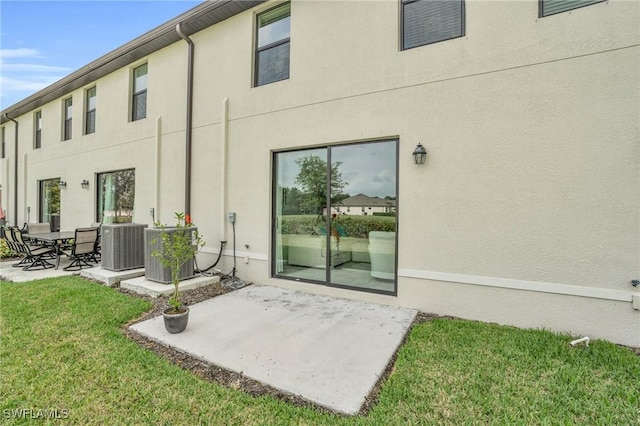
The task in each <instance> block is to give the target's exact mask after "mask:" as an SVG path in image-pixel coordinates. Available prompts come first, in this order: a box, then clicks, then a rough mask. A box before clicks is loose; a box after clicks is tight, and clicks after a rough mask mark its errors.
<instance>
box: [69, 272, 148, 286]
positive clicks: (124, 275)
mask: <svg viewBox="0 0 640 426" xmlns="http://www.w3.org/2000/svg"><path fill="white" fill-rule="evenodd" d="M143 275H144V268H138V269H130V270H127V271H110V270H108V269H104V268H90V269H83V270H82V271H81V272H80V276H81V277H85V278H89V279H91V280H94V281H98V282H100V283H102V284H104V285H106V286H109V287H113V286H115V285H117V284H118V283H120V282H121V281H124V280H129V279H132V278H136V277H140V276H143Z"/></svg>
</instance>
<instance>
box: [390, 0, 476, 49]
mask: <svg viewBox="0 0 640 426" xmlns="http://www.w3.org/2000/svg"><path fill="white" fill-rule="evenodd" d="M400 1H401V3H400V5H401V14H402V50H406V49H411V48H414V47H418V46H424V45H426V44H432V43H437V42H440V41H444V40H449V39H452V38H457V37H463V36H464V31H465V17H464V1H463V0H436V1H434V0H400Z"/></svg>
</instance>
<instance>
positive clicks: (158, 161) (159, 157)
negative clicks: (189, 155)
mask: <svg viewBox="0 0 640 426" xmlns="http://www.w3.org/2000/svg"><path fill="white" fill-rule="evenodd" d="M161 142H162V117H161V116H158V118H156V135H155V143H156V176H155V178H156V179H155V181H156V193H155V197H154V200H153V207H152V208H153V217H152V219H151V220H152V221H155V218H160V176H162V173H161V172H162V150H161ZM158 220H159V219H158ZM151 225H154V224H153V223H152V224H151Z"/></svg>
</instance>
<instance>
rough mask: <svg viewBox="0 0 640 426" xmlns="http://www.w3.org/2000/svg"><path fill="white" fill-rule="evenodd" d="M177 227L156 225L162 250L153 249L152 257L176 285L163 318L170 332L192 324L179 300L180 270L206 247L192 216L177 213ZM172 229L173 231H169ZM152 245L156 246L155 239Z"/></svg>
mask: <svg viewBox="0 0 640 426" xmlns="http://www.w3.org/2000/svg"><path fill="white" fill-rule="evenodd" d="M175 217H176V225H175V226H173V227H168V226H166V225H164V224H162V223H160V222H156V223H155V227H156V228H158V229H160V230H161V231H162V232H161V233H160V235H159V237H157V238H158V239H159V241H157V242H159V243H161V244H160V248H159V249H158V250H154V251H153V252H152V253H151V256H153V257H155V258H156V259H158V261H159V262H160V263H161V264H162V266H164V267H165V268H169V269H170V270H171V283H172V284H173V294H172V295H171V297H170V298H169V307H168V308H167V309H165V310H164V312H163V313H162V314H163V316H164V326H165V328H166V329H167V331H168V332H169V333H180V332H182V331H183V330H184V329H185V328H186V327H187V323H188V322H189V308H187V307H186V306H183V305H182V301H181V300H180V291H179V289H178V285H179V284H180V278H179V276H180V269H181V268H182V265H184V264H185V263H187V262H190V261H192V260H193V259H194V258H195V256H196V254H197V253H198V252H199V251H200V250H201V249H202V248H203V247H204V240H203V239H202V237H201V235H200V234H199V233H198V230H197V228H196V227H195V225H194V224H193V223H192V222H191V220H190V218H189V216H185V214H184V213H176V215H175ZM169 229H171V230H172V232H167V231H168V230H169ZM152 244H156V241H155V240H154V241H153V243H152Z"/></svg>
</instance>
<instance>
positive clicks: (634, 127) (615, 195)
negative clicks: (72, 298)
mask: <svg viewBox="0 0 640 426" xmlns="http://www.w3.org/2000/svg"><path fill="white" fill-rule="evenodd" d="M538 6H540V7H536V4H535V2H533V1H523V2H519V1H503V2H489V1H486V2H470V1H463V0H443V1H426V0H396V1H331V2H328V1H325V2H322V1H297V0H293V1H290V2H286V1H285V2H281V1H274V0H269V1H260V0H258V1H239V0H231V1H208V2H201V3H200V4H197V5H195V7H194V8H193V9H192V10H190V11H188V12H186V13H184V14H182V15H180V16H179V17H176V18H175V19H172V20H170V21H167V22H166V23H164V24H162V25H160V26H159V27H157V28H155V29H153V30H151V31H149V32H148V33H146V34H144V35H142V36H140V37H138V38H135V39H133V40H131V41H130V42H128V43H126V44H125V45H123V46H121V47H119V48H117V49H116V50H114V51H113V52H110V53H108V54H106V55H105V56H103V57H101V58H98V59H96V60H95V61H93V62H91V63H90V64H87V65H85V66H83V67H81V68H79V69H78V70H76V71H74V72H73V73H71V74H70V75H69V76H67V77H65V78H64V79H62V80H60V81H58V82H55V83H53V84H52V85H50V86H48V87H47V88H45V89H42V90H41V91H39V92H37V93H36V94H34V95H32V96H29V97H28V98H25V99H24V100H22V101H20V102H18V103H17V104H15V105H12V106H10V107H8V108H5V109H4V110H3V111H1V112H0V130H1V132H0V136H2V138H1V139H2V140H1V141H0V142H2V144H1V145H2V147H3V149H2V150H1V151H2V155H1V156H0V189H1V190H2V192H1V193H0V204H1V205H2V206H3V208H5V209H6V211H7V212H8V213H7V220H8V222H9V223H10V224H12V225H18V226H20V225H22V224H23V223H25V222H29V221H33V219H34V215H36V214H38V215H39V218H38V219H39V221H41V222H50V223H52V228H53V227H57V226H55V225H54V224H55V223H57V220H58V219H59V227H60V229H61V230H70V229H75V228H76V227H78V226H87V225H89V224H90V223H93V222H102V223H115V224H120V223H130V222H135V223H142V224H147V225H149V226H151V225H152V224H153V222H154V221H160V222H165V223H166V222H170V221H171V220H172V218H173V217H174V213H175V212H185V213H186V214H187V215H190V216H191V217H193V220H194V221H195V222H196V223H198V230H199V232H201V233H202V235H203V236H204V238H205V240H206V241H207V243H208V244H209V246H207V247H205V248H204V249H203V251H202V252H201V254H200V255H199V259H198V263H199V264H200V265H210V264H212V263H213V262H215V259H216V257H217V254H218V251H219V244H220V242H222V241H226V242H228V243H227V246H226V247H225V250H224V251H223V252H222V255H221V260H220V263H219V266H217V267H218V268H220V269H221V270H224V271H229V270H231V269H232V268H233V267H235V265H236V262H235V260H237V259H241V260H242V261H240V262H237V274H238V276H240V277H241V278H242V279H243V280H244V281H246V282H255V283H262V284H268V285H274V286H280V287H286V288H290V289H297V290H304V291H309V292H315V293H322V294H327V295H331V296H336V297H346V298H353V299H359V300H367V301H373V302H378V303H383V304H390V305H397V306H405V307H412V308H417V309H420V310H423V311H425V312H435V313H439V314H445V315H453V316H460V317H464V318H470V319H476V320H481V321H491V322H497V323H502V324H511V325H516V326H520V327H532V328H546V329H551V330H556V331H569V332H573V333H581V334H587V335H589V336H591V337H594V338H596V337H597V338H604V339H608V340H611V341H614V342H616V343H621V344H625V345H630V346H640V335H639V334H638V332H637V331H638V329H639V328H640V309H638V306H640V294H638V290H637V288H634V287H633V286H632V285H631V282H632V281H633V280H637V279H638V278H639V277H638V271H640V228H639V227H638V224H639V223H640V209H639V208H638V206H639V205H640V192H638V182H639V181H640V168H639V167H638V155H637V154H638V147H639V144H640V142H639V140H638V137H637V135H638V134H640V122H639V121H638V111H639V110H640V98H639V97H638V96H637V94H638V86H639V84H640V80H639V78H638V76H639V75H640V61H639V60H638V47H637V46H638V40H639V39H640V28H639V27H638V23H637V16H638V14H639V13H640V2H637V1H610V2H606V1H597V0H594V1H584V2H576V1H556V0H553V1H551V0H540V1H539V2H538ZM113 7H118V6H117V2H114V3H113ZM372 28H375V30H372ZM180 29H181V30H180ZM540 40H544V43H540V42H539V41H540ZM69 53H70V54H73V52H72V51H70V52H69ZM514 53H515V54H514ZM221 58H223V60H221ZM190 59H192V60H193V61H192V62H191V61H190ZM612 64H615V66H612ZM594 105H597V108H594ZM65 106H69V108H65ZM70 106H75V108H71V107H70ZM96 106H97V108H96ZM13 120H15V121H13ZM17 124H19V125H17ZM14 135H16V136H15V139H16V141H17V145H18V148H17V149H16V148H15V145H16V144H14ZM63 139H66V140H64V143H63ZM417 144H421V145H423V146H424V149H425V150H426V151H428V158H427V161H425V162H424V164H416V162H415V161H414V156H413V153H414V151H415V149H416V145H417ZM61 179H62V180H64V181H65V182H76V183H79V182H81V181H82V180H84V179H88V180H89V181H90V185H89V188H88V189H82V188H81V187H80V185H77V184H73V185H72V184H69V185H68V186H67V187H66V188H64V189H63V190H61V191H60V190H59V188H60V186H59V182H60V180H61ZM230 212H234V213H235V214H236V215H235V217H236V221H235V223H234V224H233V225H232V224H231V223H230V222H229V220H228V214H229V213H230ZM9 213H10V214H9ZM29 215H31V217H30V216H29ZM29 217H30V220H29ZM134 218H135V220H134ZM234 235H235V236H236V237H237V246H236V247H231V244H232V243H231V242H232V241H234ZM232 249H234V250H232ZM234 255H235V256H236V258H237V259H234ZM634 301H635V302H634ZM541 306H543V307H544V309H540V307H541Z"/></svg>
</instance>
